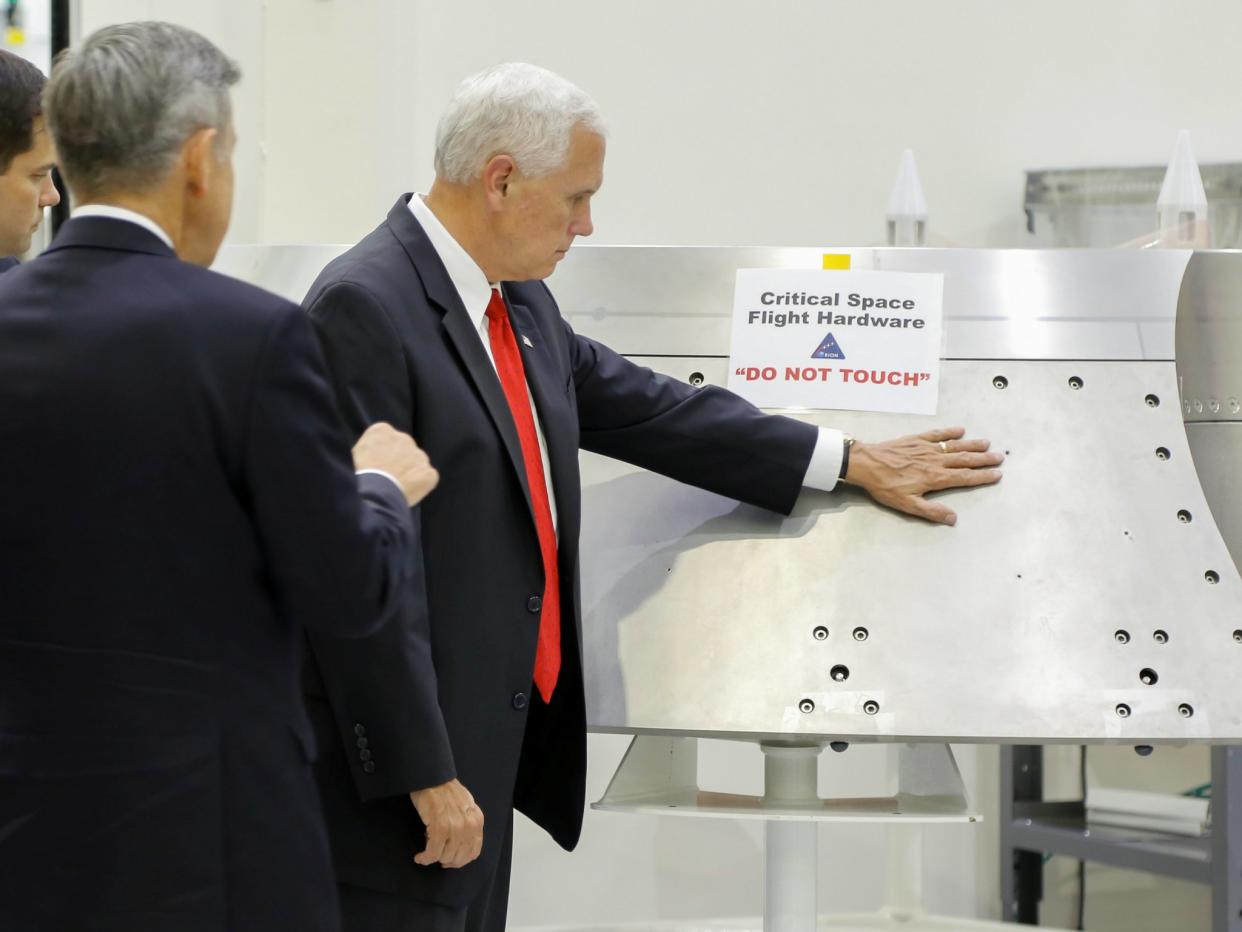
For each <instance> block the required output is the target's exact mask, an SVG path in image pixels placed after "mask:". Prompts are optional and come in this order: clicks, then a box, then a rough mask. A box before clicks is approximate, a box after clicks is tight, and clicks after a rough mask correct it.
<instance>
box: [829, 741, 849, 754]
mask: <svg viewBox="0 0 1242 932" xmlns="http://www.w3.org/2000/svg"><path fill="white" fill-rule="evenodd" d="M849 746H850V743H849V742H848V741H832V742H829V744H828V747H830V748H832V749H833V750H834V751H836V752H837V753H838V754H840V753H841V752H842V751H846V750H848V749H849Z"/></svg>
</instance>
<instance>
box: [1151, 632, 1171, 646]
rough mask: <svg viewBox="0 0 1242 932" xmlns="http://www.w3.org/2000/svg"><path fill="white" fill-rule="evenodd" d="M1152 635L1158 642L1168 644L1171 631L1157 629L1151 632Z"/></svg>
mask: <svg viewBox="0 0 1242 932" xmlns="http://www.w3.org/2000/svg"><path fill="white" fill-rule="evenodd" d="M1151 636H1152V639H1153V640H1154V641H1155V642H1156V643H1157V644H1168V643H1169V632H1167V631H1163V630H1160V629H1157V630H1155V631H1153V632H1152V633H1151Z"/></svg>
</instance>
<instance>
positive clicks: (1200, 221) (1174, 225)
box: [1156, 129, 1211, 247]
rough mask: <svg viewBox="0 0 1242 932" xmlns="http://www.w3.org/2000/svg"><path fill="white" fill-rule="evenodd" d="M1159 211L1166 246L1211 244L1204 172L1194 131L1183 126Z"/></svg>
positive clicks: (1157, 206)
mask: <svg viewBox="0 0 1242 932" xmlns="http://www.w3.org/2000/svg"><path fill="white" fill-rule="evenodd" d="M1156 213H1157V220H1158V223H1159V230H1160V239H1159V241H1160V244H1161V245H1163V246H1182V247H1184V246H1198V247H1206V246H1209V245H1211V234H1210V231H1209V228H1208V210H1207V193H1206V192H1205V191H1204V190H1203V176H1202V175H1201V174H1200V173H1199V163H1198V162H1196V161H1195V154H1194V150H1193V149H1192V148H1191V146H1190V133H1189V131H1187V130H1184V129H1183V130H1179V131H1178V133H1177V142H1176V143H1175V144H1174V146H1173V156H1172V157H1171V158H1170V159H1169V168H1168V171H1166V172H1165V173H1164V184H1162V185H1161V186H1160V196H1159V197H1158V198H1156Z"/></svg>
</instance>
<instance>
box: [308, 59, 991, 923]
mask: <svg viewBox="0 0 1242 932" xmlns="http://www.w3.org/2000/svg"><path fill="white" fill-rule="evenodd" d="M604 138H605V132H604V126H603V123H602V120H601V118H600V115H599V111H598V109H597V107H596V106H595V104H594V102H593V101H592V100H591V99H590V98H589V97H588V96H587V95H586V94H585V93H583V92H582V91H581V90H579V89H578V88H577V87H575V86H574V85H572V84H570V83H569V82H568V81H566V80H564V79H563V78H560V77H558V76H557V75H554V74H552V73H551V72H548V71H545V70H543V69H541V68H537V67H534V66H531V65H524V64H509V65H501V66H498V67H496V68H493V69H490V70H488V71H485V72H483V73H481V74H478V75H475V76H474V77H472V78H469V79H467V80H466V81H465V82H464V83H463V84H462V85H461V87H460V88H459V89H458V91H457V94H456V96H455V97H454V99H453V100H452V102H451V103H450V104H449V107H448V110H447V111H446V112H445V114H444V115H443V117H442V119H441V121H440V124H439V129H438V133H437V144H436V165H435V167H436V179H435V183H434V184H433V185H432V187H431V190H430V192H429V193H428V194H427V195H426V196H423V195H421V194H420V195H413V196H411V195H405V196H403V197H402V198H401V199H400V200H398V202H397V204H396V205H395V206H394V207H393V208H392V210H391V212H390V213H389V214H388V218H387V220H385V221H384V223H382V224H381V225H380V226H379V227H378V228H377V229H376V230H375V231H374V232H372V233H371V234H369V235H368V236H367V237H366V238H365V239H363V240H362V241H361V242H360V243H359V244H358V245H357V246H355V247H354V248H353V249H351V250H349V251H348V252H347V253H345V254H344V255H343V256H341V257H339V258H338V259H336V260H334V261H333V262H332V263H331V264H330V265H329V266H328V267H327V268H326V269H325V270H324V271H323V273H322V274H321V275H320V276H319V278H318V280H317V281H316V282H315V284H314V285H313V286H312V288H311V290H310V292H309V294H308V295H307V298H306V301H305V305H306V307H307V308H308V309H309V311H310V313H311V315H312V316H313V317H314V319H315V321H316V323H317V324H318V327H319V331H320V335H321V338H322V341H323V343H324V346H325V349H326V351H327V355H328V363H329V367H330V368H332V370H333V373H334V379H335V381H336V384H337V395H338V399H339V401H340V404H341V407H342V409H343V414H344V416H345V418H346V420H347V422H348V423H349V426H351V427H352V428H353V429H354V430H355V431H360V430H362V429H364V428H365V427H366V425H367V424H370V423H371V422H373V421H375V420H381V419H382V420H387V421H390V422H391V423H393V424H396V425H399V426H401V427H403V428H405V429H408V430H409V431H410V432H411V433H412V434H413V435H414V436H415V437H416V438H417V439H418V441H419V442H420V443H421V444H422V445H423V446H424V447H425V448H426V449H427V450H428V452H429V453H430V455H431V456H432V457H433V458H434V459H435V460H436V462H437V463H438V464H440V465H441V468H442V470H443V472H444V474H445V479H444V482H443V483H442V484H441V486H440V489H439V491H438V492H437V494H436V496H435V497H434V498H433V499H429V500H428V501H427V502H426V503H425V504H424V505H422V506H421V507H420V509H419V510H420V512H421V513H420V515H419V519H420V524H421V532H422V565H423V569H424V571H425V580H424V582H423V585H422V586H421V588H420V590H419V591H418V592H417V593H416V594H415V596H414V597H413V598H412V599H411V600H410V602H409V604H408V605H407V606H406V612H405V615H404V617H403V618H402V619H401V621H402V623H403V624H402V626H400V627H399V626H397V625H396V624H394V625H390V626H389V628H388V629H387V630H385V631H383V632H380V633H379V634H378V635H376V636H374V637H372V638H369V639H365V640H362V641H356V642H352V643H345V642H339V643H332V642H331V641H330V639H327V638H323V637H320V638H318V639H316V641H315V660H316V670H315V672H314V675H313V677H312V680H311V683H310V686H309V692H310V693H311V695H312V697H313V698H312V699H311V701H310V705H311V714H312V721H314V722H315V723H316V726H317V728H319V729H320V731H319V734H320V738H321V742H320V743H321V747H325V748H326V747H328V746H329V743H330V742H332V741H333V740H335V743H336V748H337V750H336V751H335V752H332V753H327V754H325V756H324V758H323V759H322V760H321V761H320V762H319V763H318V776H319V786H320V791H321V794H322V795H323V797H324V801H325V807H326V811H327V814H328V823H329V834H330V836H331V839H332V843H333V852H334V857H335V861H336V866H337V874H338V879H339V881H340V890H341V899H342V905H343V908H344V920H345V929H346V930H347V932H363V930H366V932H379V930H392V932H397V930H411V932H412V930H434V932H462V930H470V932H490V930H497V929H502V928H504V924H505V909H506V903H507V895H508V875H509V860H510V856H511V847H512V827H513V817H512V809H513V808H514V807H515V806H516V808H518V809H519V810H520V811H522V812H524V813H525V814H527V815H528V816H530V817H531V818H532V819H533V820H534V821H535V822H537V823H539V824H540V825H542V826H543V827H544V828H546V829H547V830H548V831H549V832H550V833H551V834H552V836H553V837H554V838H555V839H556V840H557V841H558V842H559V843H560V844H561V845H563V846H564V847H566V848H572V847H573V846H574V845H575V843H576V842H577V840H578V836H579V832H580V830H581V825H582V814H583V806H584V792H585V785H584V777H585V773H586V734H585V732H586V716H585V702H584V691H583V682H582V663H581V653H580V646H581V640H582V639H581V633H580V612H579V605H578V536H579V522H580V486H579V475H578V451H579V449H580V448H581V449H586V450H592V451H594V452H597V453H602V454H605V455H608V456H613V457H617V458H619V459H623V460H626V461H628V462H631V463H635V464H637V465H640V466H643V467H646V468H648V469H651V470H654V471H656V472H659V473H663V474H664V475H667V476H671V477H673V478H675V479H679V480H682V481H684V482H688V483H692V484H694V485H697V486H700V487H702V488H705V489H709V490H711V491H713V492H717V493H719V494H722V495H727V496H730V497H732V498H736V499H739V500H742V501H745V502H749V503H751V504H754V505H758V506H760V507H763V508H768V509H772V510H774V511H779V512H784V513H788V512H789V511H790V509H792V507H793V505H794V502H795V500H796V499H797V497H798V495H799V492H800V491H801V489H802V488H803V486H813V487H815V488H819V489H832V488H833V487H834V486H835V485H836V483H837V482H838V481H840V480H842V479H844V480H845V481H847V482H850V483H853V484H856V485H859V486H861V487H862V488H864V489H865V490H867V491H868V492H869V493H870V494H871V495H872V496H873V497H874V498H875V499H877V500H878V501H880V502H881V503H883V504H886V505H889V506H892V507H894V508H898V509H900V510H903V511H906V512H909V513H911V514H915V515H919V516H921V517H924V518H927V519H929V520H933V521H941V522H945V523H952V522H953V520H954V517H953V515H952V513H951V512H950V511H949V509H948V508H947V507H946V506H944V505H943V504H941V503H937V502H934V501H928V500H926V499H925V498H923V493H925V492H927V491H929V490H938V489H946V488H952V487H957V486H975V485H983V484H987V483H992V482H995V481H996V480H997V479H998V478H999V472H997V471H996V469H995V468H994V467H996V466H998V465H999V464H1000V462H1001V457H1000V456H999V455H997V454H993V453H989V452H987V447H988V444H987V442H986V441H982V440H963V439H961V438H962V436H963V431H962V430H960V429H947V430H939V431H932V432H929V433H926V434H923V435H921V436H920V437H907V438H902V439H899V440H893V441H888V442H885V443H877V444H864V443H853V441H852V440H851V439H850V438H847V437H844V436H843V435H842V434H841V433H840V432H838V431H835V430H828V429H817V428H815V427H813V426H811V425H809V424H806V423H803V422H800V421H797V420H793V419H790V418H785V417H777V416H771V415H765V414H763V413H761V412H760V411H759V410H757V409H756V408H754V407H753V406H752V405H750V404H748V403H747V402H745V401H743V400H741V399H740V398H738V397H737V396H735V395H733V394H731V393H729V392H727V391H725V390H723V389H721V388H716V387H704V388H701V389H695V388H692V387H690V386H689V385H686V384H683V383H681V382H678V381H677V380H675V379H671V378H667V377H664V376H660V375H656V374H654V373H653V372H651V371H650V370H649V369H645V368H642V367H640V366H637V365H634V364H633V363H631V362H629V361H627V360H626V359H624V358H622V357H621V356H619V355H618V354H616V353H614V352H612V351H611V350H609V349H608V348H607V347H605V346H602V345H600V344H599V343H596V342H595V341H593V340H589V339H586V338H584V337H581V336H578V335H577V334H575V333H574V332H573V330H572V329H571V328H570V326H569V324H568V323H567V322H566V321H564V320H563V319H562V318H561V316H560V313H559V311H558V310H557V306H556V303H555V301H554V300H553V298H552V295H551V293H550V292H549V290H548V288H547V287H546V286H545V285H544V284H543V281H542V279H544V278H547V277H548V276H549V275H551V274H552V272H553V270H554V269H555V268H556V265H557V263H558V262H559V261H560V259H561V258H562V257H563V256H564V255H565V253H566V252H567V251H568V250H569V248H570V247H571V246H572V244H573V242H574V240H575V239H576V238H577V237H579V236H589V235H590V234H591V232H592V229H593V227H592V221H591V198H592V196H593V195H594V194H595V193H596V192H597V191H598V190H599V188H600V185H601V184H602V183H603V163H604V150H605V141H604ZM634 506H635V507H636V508H641V507H642V503H641V502H635V503H634ZM411 803H412V805H411Z"/></svg>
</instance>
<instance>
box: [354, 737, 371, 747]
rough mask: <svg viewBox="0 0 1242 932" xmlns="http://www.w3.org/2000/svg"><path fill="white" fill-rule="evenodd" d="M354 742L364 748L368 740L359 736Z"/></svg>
mask: <svg viewBox="0 0 1242 932" xmlns="http://www.w3.org/2000/svg"><path fill="white" fill-rule="evenodd" d="M356 743H357V745H358V747H360V748H365V747H366V746H367V744H368V743H369V742H368V741H367V739H366V738H359V739H358V741H357V742H356Z"/></svg>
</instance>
